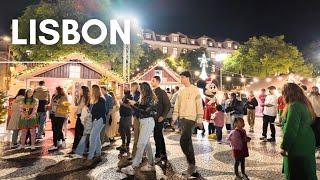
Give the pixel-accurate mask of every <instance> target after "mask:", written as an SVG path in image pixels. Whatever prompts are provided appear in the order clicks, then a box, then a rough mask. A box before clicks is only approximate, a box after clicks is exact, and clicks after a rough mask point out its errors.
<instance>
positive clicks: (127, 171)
mask: <svg viewBox="0 0 320 180" xmlns="http://www.w3.org/2000/svg"><path fill="white" fill-rule="evenodd" d="M121 172H122V173H125V174H128V175H132V176H133V175H134V173H135V171H134V169H133V167H132V165H130V166H128V167H125V168H122V169H121Z"/></svg>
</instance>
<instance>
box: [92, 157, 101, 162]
mask: <svg viewBox="0 0 320 180" xmlns="http://www.w3.org/2000/svg"><path fill="white" fill-rule="evenodd" d="M93 161H94V162H97V163H99V162H102V157H101V156H96V157H94V158H93Z"/></svg>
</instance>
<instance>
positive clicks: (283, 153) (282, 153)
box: [280, 149, 288, 156]
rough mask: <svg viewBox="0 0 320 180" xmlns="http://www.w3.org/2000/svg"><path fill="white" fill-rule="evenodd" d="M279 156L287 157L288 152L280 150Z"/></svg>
mask: <svg viewBox="0 0 320 180" xmlns="http://www.w3.org/2000/svg"><path fill="white" fill-rule="evenodd" d="M280 154H281V155H282V156H288V152H287V151H285V150H284V149H281V151H280Z"/></svg>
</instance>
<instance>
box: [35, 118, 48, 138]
mask: <svg viewBox="0 0 320 180" xmlns="http://www.w3.org/2000/svg"><path fill="white" fill-rule="evenodd" d="M46 119H47V113H46V112H38V123H39V128H38V133H37V137H41V136H42V134H43V131H44V125H45V123H46Z"/></svg>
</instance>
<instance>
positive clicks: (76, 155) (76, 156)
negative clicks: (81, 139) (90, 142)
mask: <svg viewBox="0 0 320 180" xmlns="http://www.w3.org/2000/svg"><path fill="white" fill-rule="evenodd" d="M73 157H74V158H78V159H82V158H83V156H81V155H79V154H74V155H73Z"/></svg>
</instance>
